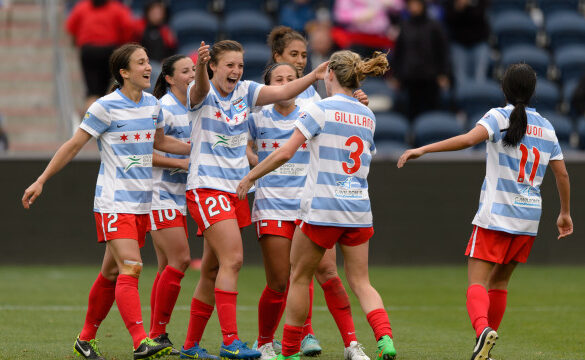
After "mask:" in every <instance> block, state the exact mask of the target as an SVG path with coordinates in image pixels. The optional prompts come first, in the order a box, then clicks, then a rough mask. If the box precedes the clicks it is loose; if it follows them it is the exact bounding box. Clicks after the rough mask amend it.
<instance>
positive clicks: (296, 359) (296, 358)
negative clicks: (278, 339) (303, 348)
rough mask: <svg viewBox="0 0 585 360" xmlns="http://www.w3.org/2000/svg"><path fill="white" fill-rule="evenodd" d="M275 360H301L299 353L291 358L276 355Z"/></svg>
mask: <svg viewBox="0 0 585 360" xmlns="http://www.w3.org/2000/svg"><path fill="white" fill-rule="evenodd" d="M276 360H301V353H300V352H299V353H296V354H293V355H291V356H284V355H282V354H278V357H277V358H276Z"/></svg>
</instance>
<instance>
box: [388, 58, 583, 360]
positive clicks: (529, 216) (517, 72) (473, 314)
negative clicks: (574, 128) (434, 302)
mask: <svg viewBox="0 0 585 360" xmlns="http://www.w3.org/2000/svg"><path fill="white" fill-rule="evenodd" d="M535 87H536V73H535V72H534V70H533V69H532V68H531V67H530V66H529V65H527V64H513V65H510V66H509V67H508V69H507V70H506V73H505V74H504V78H503V79H502V90H503V92H504V95H505V97H506V100H507V102H508V105H507V106H505V107H503V108H494V109H491V110H490V111H488V112H487V113H486V114H485V115H484V116H483V117H482V118H481V120H479V121H478V122H477V125H476V126H475V128H473V129H472V130H471V131H469V132H468V133H467V134H464V135H459V136H455V137H452V138H450V139H447V140H444V141H440V142H437V143H434V144H430V145H426V146H423V147H420V148H417V149H411V150H407V151H406V152H404V154H402V156H401V157H400V159H399V160H398V167H399V168H400V167H402V166H404V164H405V163H406V162H407V161H408V160H411V159H416V158H418V157H420V156H422V155H424V154H426V153H431V152H439V151H453V150H461V149H465V148H468V147H471V146H474V145H476V144H479V143H480V142H483V141H485V142H486V144H487V160H486V176H485V179H484V182H483V185H482V187H481V195H480V200H479V209H478V211H477V213H476V215H475V218H474V219H473V222H472V223H473V225H474V227H473V232H472V234H471V238H470V239H469V243H468V245H467V250H466V252H465V255H468V256H469V261H468V265H467V267H468V288H467V311H468V313H469V318H470V320H471V325H472V326H473V328H474V329H475V335H476V336H477V340H476V345H475V348H474V349H473V355H472V356H471V360H479V359H482V360H485V359H489V358H490V351H491V349H492V348H493V346H494V345H495V341H496V340H497V339H498V334H497V332H496V331H497V330H498V327H499V326H500V322H501V321H502V317H503V316H504V311H505V310H506V298H507V294H508V291H507V289H508V283H509V281H510V277H511V276H512V272H513V271H514V269H515V268H516V265H518V263H525V262H526V260H527V259H528V254H529V253H530V249H531V248H532V244H533V243H534V238H535V237H536V233H537V230H538V223H539V219H540V213H541V203H542V201H541V197H540V184H541V183H542V179H543V177H544V172H545V170H546V167H547V165H550V167H551V169H552V171H553V173H554V175H555V178H556V182H557V188H558V191H559V197H560V203H561V210H560V214H559V217H558V220H557V228H558V230H559V239H560V238H563V237H565V236H568V235H570V234H571V233H573V221H572V220H571V215H570V185H569V175H568V174H567V170H566V169H565V162H564V161H563V153H562V152H561V147H560V146H559V142H558V140H557V137H556V134H555V130H554V128H553V127H552V125H551V124H550V122H549V121H548V120H546V119H545V118H543V117H542V116H540V115H539V114H538V113H537V112H536V110H535V109H534V108H529V107H527V106H528V104H529V102H530V99H531V97H532V95H533V94H534V89H535Z"/></svg>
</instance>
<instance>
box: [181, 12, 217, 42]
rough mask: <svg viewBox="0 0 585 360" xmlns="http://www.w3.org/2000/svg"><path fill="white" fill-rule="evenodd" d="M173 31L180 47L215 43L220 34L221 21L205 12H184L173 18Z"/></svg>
mask: <svg viewBox="0 0 585 360" xmlns="http://www.w3.org/2000/svg"><path fill="white" fill-rule="evenodd" d="M170 27H171V29H173V31H174V32H175V34H176V35H177V40H178V41H179V46H183V45H186V44H192V43H196V44H199V43H200V42H201V41H205V43H206V44H212V43H214V42H215V40H216V37H217V33H218V32H219V21H218V20H217V17H216V16H215V15H213V14H210V13H208V12H203V11H195V10H193V11H183V12H181V13H180V14H177V15H175V16H174V17H173V19H172V20H171V23H170Z"/></svg>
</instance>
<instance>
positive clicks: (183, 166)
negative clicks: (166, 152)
mask: <svg viewBox="0 0 585 360" xmlns="http://www.w3.org/2000/svg"><path fill="white" fill-rule="evenodd" d="M180 162H181V167H180V168H181V169H182V170H187V171H189V158H186V159H181V160H180Z"/></svg>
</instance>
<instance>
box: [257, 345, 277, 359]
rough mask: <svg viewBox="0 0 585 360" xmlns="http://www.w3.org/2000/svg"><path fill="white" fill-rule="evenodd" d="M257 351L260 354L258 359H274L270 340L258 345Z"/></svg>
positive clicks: (274, 355)
mask: <svg viewBox="0 0 585 360" xmlns="http://www.w3.org/2000/svg"><path fill="white" fill-rule="evenodd" d="M258 351H260V353H261V354H262V355H261V356H260V360H276V353H275V352H274V348H273V347H272V343H271V342H269V343H266V344H264V345H262V346H260V347H259V348H258Z"/></svg>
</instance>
